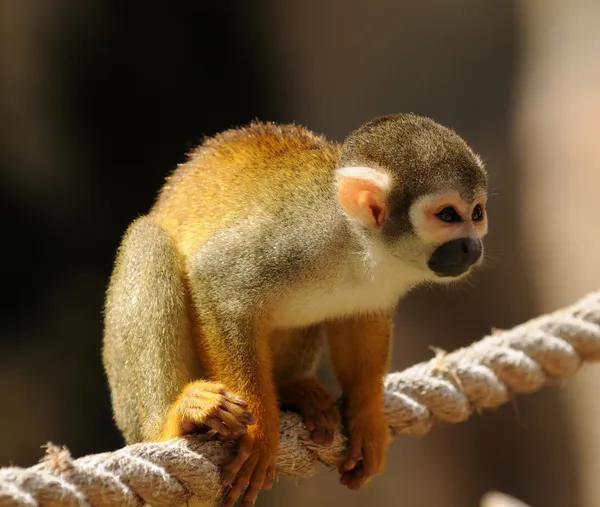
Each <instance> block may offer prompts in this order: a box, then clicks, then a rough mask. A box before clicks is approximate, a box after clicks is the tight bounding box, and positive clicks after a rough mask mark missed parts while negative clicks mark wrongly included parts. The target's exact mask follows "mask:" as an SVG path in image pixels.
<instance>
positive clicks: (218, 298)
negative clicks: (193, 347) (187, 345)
mask: <svg viewBox="0 0 600 507" xmlns="http://www.w3.org/2000/svg"><path fill="white" fill-rule="evenodd" d="M257 255H260V256H264V255H265V254H264V253H263V252H262V251H261V244H260V240H259V239H257V237H256V236H255V235H253V234H252V228H251V227H241V228H240V229H239V230H235V229H229V230H227V231H224V232H223V233H220V234H219V233H218V234H216V235H214V236H213V237H212V238H211V239H210V240H209V241H208V242H207V243H205V244H204V245H203V246H202V247H201V248H200V249H199V251H198V252H197V253H196V254H195V255H194V256H193V258H192V259H191V262H190V265H189V272H190V274H189V278H190V289H191V293H192V298H193V302H194V307H195V311H196V314H197V316H198V321H199V322H200V324H201V332H200V333H198V335H197V337H196V339H197V340H199V343H198V347H199V348H200V349H202V350H203V354H205V355H206V357H205V358H204V361H205V362H207V363H208V364H210V376H211V378H212V379H214V380H217V381H218V382H220V383H222V384H224V385H225V386H226V387H227V389H229V390H230V391H232V392H234V393H236V394H238V395H239V396H241V397H242V398H243V399H244V400H245V401H246V402H247V404H248V410H249V411H250V412H251V413H252V414H253V415H254V416H255V418H256V419H255V421H256V422H255V424H253V425H251V426H249V428H248V432H247V434H246V435H245V436H243V437H242V438H241V439H240V440H239V441H238V452H237V455H236V457H235V458H234V459H233V460H232V461H231V463H229V464H227V465H225V466H224V468H223V483H224V484H225V485H231V489H230V491H229V492H228V494H227V497H226V499H225V503H224V505H225V506H230V505H233V503H234V502H235V501H236V500H237V499H238V498H239V497H240V495H241V494H242V492H243V490H244V488H245V487H246V486H247V489H246V491H245V493H244V495H243V502H244V503H248V504H252V503H253V502H254V501H255V499H256V496H257V494H258V492H259V490H260V489H261V488H269V487H270V486H271V484H272V481H273V477H274V473H275V458H276V455H277V446H278V439H279V420H278V418H279V413H278V407H277V396H276V390H275V386H274V382H273V373H272V371H273V368H272V360H271V350H270V346H269V331H270V329H269V326H268V319H267V315H268V314H267V308H268V300H269V292H270V290H271V289H273V285H272V283H271V282H270V279H272V278H273V277H274V275H273V272H272V271H271V270H270V269H266V270H265V266H264V262H263V263H262V265H261V263H259V262H257V261H256V258H255V256H257Z"/></svg>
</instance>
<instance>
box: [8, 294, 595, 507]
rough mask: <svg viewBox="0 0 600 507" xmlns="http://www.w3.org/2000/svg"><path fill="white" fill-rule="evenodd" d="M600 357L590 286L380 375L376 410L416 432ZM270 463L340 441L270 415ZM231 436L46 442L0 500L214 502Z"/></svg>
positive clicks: (302, 462)
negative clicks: (275, 438) (579, 295)
mask: <svg viewBox="0 0 600 507" xmlns="http://www.w3.org/2000/svg"><path fill="white" fill-rule="evenodd" d="M599 360H600V292H596V293H592V294H590V295H588V296H587V297H585V298H583V299H581V300H580V301H578V302H577V303H575V304H574V305H572V306H569V307H567V308H564V309H562V310H559V311H557V312H554V313H551V314H548V315H543V316H541V317H538V318H536V319H533V320H531V321H529V322H526V323H524V324H521V325H519V326H517V327H515V328H513V329H511V330H508V331H494V332H493V333H492V334H491V335H490V336H486V337H485V338H483V339H482V340H480V341H478V342H475V343H473V344H472V345H470V346H468V347H465V348H462V349H458V350H456V351H454V352H452V353H449V354H445V353H443V352H440V351H438V352H437V354H436V356H435V357H434V358H432V359H431V360H430V361H427V362H424V363H420V364H417V365H415V366H412V367H410V368H408V369H406V370H404V371H402V372H399V373H392V374H390V375H388V376H387V377H386V379H385V397H384V410H385V414H386V416H387V418H388V421H389V427H390V431H391V433H392V434H393V435H397V434H400V433H403V434H408V435H424V434H426V433H427V432H429V430H430V429H431V428H432V426H433V425H434V423H435V422H436V421H444V422H450V423H457V422H461V421H464V420H466V419H468V418H469V416H470V415H471V414H472V413H473V412H474V411H482V410H484V409H489V408H494V407H497V406H498V405H501V404H502V403H504V402H506V401H507V400H508V399H509V398H510V396H511V393H529V392H533V391H537V390H539V389H541V388H542V387H544V386H546V385H548V384H552V383H556V382H557V381H560V380H562V379H566V378H568V377H571V376H572V375H574V374H575V372H577V370H578V369H579V368H580V366H581V365H582V363H583V362H584V361H599ZM280 439H281V440H280V444H279V454H278V458H277V472H278V473H279V474H281V475H288V476H298V477H307V476H310V475H311V474H312V473H314V471H315V467H316V464H317V463H318V462H321V463H324V464H326V465H329V466H332V465H335V464H336V463H338V461H339V460H340V459H341V457H342V456H343V453H344V449H345V445H346V441H345V438H344V436H343V435H342V434H341V433H338V434H336V436H335V440H334V443H333V445H332V446H331V447H327V448H325V447H321V446H319V445H316V444H314V443H312V442H311V441H310V438H309V435H308V432H307V430H306V428H305V427H304V425H303V424H302V422H301V420H300V417H299V416H298V415H296V414H292V413H284V414H282V416H281V419H280ZM234 450H235V443H232V442H227V443H222V442H217V441H214V440H207V439H206V437H204V438H203V437H202V436H199V435H194V436H189V437H182V438H176V439H174V440H170V441H168V442H160V443H143V444H135V445H129V446H127V447H124V448H122V449H119V450H117V451H115V452H107V453H103V454H95V455H91V456H84V457H82V458H79V459H73V458H71V456H70V454H69V452H68V451H67V450H65V449H59V448H57V447H54V446H49V449H48V453H47V455H46V457H45V458H44V459H43V460H42V462H41V463H39V464H37V465H35V466H33V467H30V468H17V467H7V468H1V469H0V507H24V506H27V507H34V506H52V507H62V506H69V507H70V506H93V507H108V506H112V507H116V506H122V507H140V506H142V505H144V504H145V503H150V504H152V505H154V506H157V507H162V506H164V507H167V506H170V507H174V506H177V505H181V504H183V503H185V502H186V501H187V500H189V499H190V498H191V497H192V496H196V497H198V500H200V501H201V502H206V503H208V502H213V501H216V500H217V499H218V498H219V497H220V496H221V494H222V488H221V486H220V481H219V466H220V465H222V464H223V463H225V462H227V461H228V460H229V459H230V458H231V456H232V452H233V451H234Z"/></svg>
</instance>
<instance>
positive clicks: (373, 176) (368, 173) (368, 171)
mask: <svg viewBox="0 0 600 507" xmlns="http://www.w3.org/2000/svg"><path fill="white" fill-rule="evenodd" d="M336 173H337V174H338V175H340V176H343V177H345V178H356V179H359V180H368V181H371V182H373V183H374V184H375V185H377V186H378V187H379V188H381V189H382V190H386V191H387V190H389V189H390V188H391V187H392V178H391V177H390V175H389V174H387V173H386V172H384V171H382V170H381V169H375V168H373V167H361V166H357V167H341V168H340V169H337V170H336Z"/></svg>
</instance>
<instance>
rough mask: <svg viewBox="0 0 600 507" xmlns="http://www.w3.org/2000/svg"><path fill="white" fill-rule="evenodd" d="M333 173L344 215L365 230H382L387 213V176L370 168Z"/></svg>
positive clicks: (388, 186)
mask: <svg viewBox="0 0 600 507" xmlns="http://www.w3.org/2000/svg"><path fill="white" fill-rule="evenodd" d="M336 173H337V177H338V198H339V200H340V203H341V204H342V206H343V208H344V210H345V211H346V213H348V215H350V216H351V217H352V218H354V219H355V220H357V221H358V222H360V223H361V224H362V225H364V226H365V227H369V228H371V229H377V228H379V227H381V225H382V224H383V222H384V220H385V217H386V215H387V212H388V209H387V200H388V199H387V198H388V193H389V190H390V187H391V179H390V177H389V175H388V174H386V173H385V172H383V171H381V170H379V169H373V168H372V167H342V168H340V169H337V171H336Z"/></svg>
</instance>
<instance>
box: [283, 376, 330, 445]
mask: <svg viewBox="0 0 600 507" xmlns="http://www.w3.org/2000/svg"><path fill="white" fill-rule="evenodd" d="M279 402H280V404H281V407H282V408H283V409H291V410H297V411H298V412H300V414H301V415H302V419H303V420H304V424H305V425H306V428H307V429H308V431H310V437H311V439H312V441H313V442H314V443H315V444H320V445H324V446H329V445H331V444H332V443H333V434H334V432H335V430H336V429H337V428H338V426H339V424H340V414H339V412H338V409H337V406H336V404H335V400H334V399H333V397H332V396H331V394H329V393H328V392H327V390H326V389H325V387H323V385H322V384H321V383H320V382H319V381H318V380H317V379H315V378H301V379H296V380H292V381H291V382H288V383H287V384H284V385H283V386H281V387H280V388H279Z"/></svg>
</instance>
